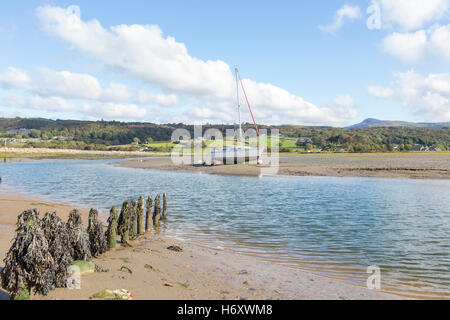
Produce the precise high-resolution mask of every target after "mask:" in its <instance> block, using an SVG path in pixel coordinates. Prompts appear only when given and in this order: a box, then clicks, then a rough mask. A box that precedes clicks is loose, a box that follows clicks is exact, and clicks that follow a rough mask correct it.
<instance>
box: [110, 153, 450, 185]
mask: <svg viewBox="0 0 450 320" xmlns="http://www.w3.org/2000/svg"><path fill="white" fill-rule="evenodd" d="M116 165H120V166H124V167H131V168H143V169H159V170H185V171H194V172H202V173H210V174H224V175H244V176H259V175H260V174H261V168H264V167H267V165H264V164H263V165H262V166H256V165H251V164H239V165H215V166H201V165H175V164H173V163H172V161H171V158H170V157H155V158H146V159H142V160H131V161H123V162H120V163H117V164H116ZM278 174H280V175H291V176H336V177H345V176H356V177H380V178H414V179H450V153H448V152H435V153H430V152H429V153H385V154H384V153H383V154H323V155H322V154H310V155H309V154H308V155H281V156H280V158H279V169H278Z"/></svg>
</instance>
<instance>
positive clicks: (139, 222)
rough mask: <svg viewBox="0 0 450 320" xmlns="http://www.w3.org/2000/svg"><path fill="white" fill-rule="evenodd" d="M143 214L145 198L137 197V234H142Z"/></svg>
mask: <svg viewBox="0 0 450 320" xmlns="http://www.w3.org/2000/svg"><path fill="white" fill-rule="evenodd" d="M144 214H145V199H144V197H142V196H141V197H139V201H138V206H137V233H138V235H143V234H144Z"/></svg>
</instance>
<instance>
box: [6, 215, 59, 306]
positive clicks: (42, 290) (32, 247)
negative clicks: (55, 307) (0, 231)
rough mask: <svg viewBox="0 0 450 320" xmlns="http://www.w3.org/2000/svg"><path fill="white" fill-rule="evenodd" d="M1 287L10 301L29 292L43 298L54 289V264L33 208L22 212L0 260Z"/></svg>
mask: <svg viewBox="0 0 450 320" xmlns="http://www.w3.org/2000/svg"><path fill="white" fill-rule="evenodd" d="M4 263H5V267H4V268H3V270H2V272H1V275H0V276H1V284H2V287H3V288H4V289H5V290H7V291H8V292H9V293H10V296H11V298H12V299H15V298H17V297H18V296H19V295H22V294H23V292H27V293H28V296H29V293H30V292H31V291H34V293H35V294H42V295H47V294H48V293H49V292H50V291H51V290H53V289H54V288H55V261H54V260H53V257H52V255H51V254H50V251H49V244H48V241H47V239H46V237H45V234H44V232H43V231H42V229H41V226H40V219H39V212H38V211H37V210H36V209H33V210H27V211H24V212H22V213H21V214H20V215H19V217H18V219H17V229H16V234H15V238H14V241H13V244H12V246H11V248H10V249H9V251H8V253H7V254H6V258H5V259H4Z"/></svg>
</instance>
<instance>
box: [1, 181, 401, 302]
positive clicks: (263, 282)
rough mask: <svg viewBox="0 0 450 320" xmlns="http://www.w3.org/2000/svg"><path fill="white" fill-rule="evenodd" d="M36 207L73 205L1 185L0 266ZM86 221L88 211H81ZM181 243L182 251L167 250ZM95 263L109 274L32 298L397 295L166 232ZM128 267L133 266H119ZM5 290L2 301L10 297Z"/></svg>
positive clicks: (64, 209) (65, 213)
mask: <svg viewBox="0 0 450 320" xmlns="http://www.w3.org/2000/svg"><path fill="white" fill-rule="evenodd" d="M29 208H37V209H38V210H39V211H40V212H41V216H42V215H43V214H44V213H45V212H47V211H57V212H58V214H59V215H60V216H61V217H62V218H63V219H67V217H68V213H69V212H70V210H72V207H69V206H66V205H63V204H56V203H51V202H48V201H41V200H33V199H26V198H24V197H23V196H21V195H18V194H16V193H13V192H11V191H5V190H4V189H3V190H2V189H0V259H1V262H0V268H1V267H2V266H3V259H4V257H5V255H6V253H7V251H8V249H9V247H10V245H11V239H12V238H13V236H14V224H15V222H16V218H17V215H18V214H19V213H20V212H22V211H23V210H26V209H29ZM80 211H81V212H82V214H83V216H84V221H87V214H88V212H87V211H86V210H80ZM170 245H179V246H181V247H182V248H183V251H182V252H174V251H170V250H168V249H167V247H168V246H170ZM94 262H95V263H96V264H98V265H99V266H101V267H102V268H105V269H109V270H110V271H109V272H106V273H95V274H92V275H86V276H83V278H82V283H81V289H80V290H69V289H56V290H54V291H52V292H51V293H50V294H49V295H48V296H47V297H41V296H34V297H33V299H36V300H38V299H89V297H90V296H92V295H93V294H95V293H97V292H99V291H100V290H103V289H127V290H130V291H131V292H132V294H133V297H134V298H135V299H189V300H191V299H193V300H194V299H195V300H196V299H238V300H240V299H398V298H399V297H398V296H395V295H390V294H388V293H384V292H381V291H374V290H368V289H366V288H364V287H358V286H355V285H353V284H350V283H347V282H344V281H342V280H338V279H332V278H327V277H324V276H318V275H314V274H311V273H309V272H307V271H304V270H301V269H297V268H290V267H287V266H283V265H279V264H276V263H273V262H267V261H262V260H260V259H258V258H255V257H251V256H247V255H241V254H238V253H235V252H232V251H230V250H220V249H215V248H209V247H207V246H205V245H203V244H199V243H192V242H184V241H178V240H175V239H171V238H169V237H168V236H166V235H164V234H155V232H153V233H152V234H149V235H146V236H145V237H143V238H142V239H141V240H140V241H137V242H134V243H133V247H132V248H122V247H121V246H118V249H116V250H115V251H110V252H107V253H106V254H104V255H103V256H102V257H100V258H99V259H95V260H94ZM122 266H125V267H127V268H129V269H130V270H131V271H132V274H130V273H129V272H127V271H120V269H121V267H122ZM8 298H9V296H8V295H7V293H6V292H4V291H2V290H0V300H1V299H8Z"/></svg>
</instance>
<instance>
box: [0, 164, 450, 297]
mask: <svg viewBox="0 0 450 320" xmlns="http://www.w3.org/2000/svg"><path fill="white" fill-rule="evenodd" d="M108 162H111V160H109V161H108V160H100V161H92V160H91V161H49V162H29V163H9V164H2V165H0V176H2V178H3V185H4V186H6V187H10V188H14V189H17V190H20V191H22V192H27V193H32V194H34V195H37V196H41V197H46V198H49V199H52V200H54V201H61V202H64V203H69V204H73V205H78V206H82V207H86V208H88V207H97V208H100V209H102V210H103V211H104V212H107V211H108V210H109V208H110V207H111V206H112V205H121V201H123V200H126V199H131V198H135V199H137V197H138V196H140V195H148V194H150V195H153V196H154V195H155V194H156V193H162V192H167V194H168V204H169V220H168V221H167V224H168V229H167V233H169V234H170V235H172V236H177V237H182V238H187V239H194V240H200V241H205V240H206V241H207V242H208V243H209V244H212V245H215V246H222V247H232V248H233V249H234V250H237V251H241V252H245V253H248V254H254V255H258V256H262V257H264V258H265V259H268V260H275V261H278V262H282V263H286V264H290V265H292V266H295V267H301V268H306V269H309V270H311V269H312V270H314V271H315V272H317V273H324V274H327V275H330V274H332V275H333V276H335V277H338V278H343V279H348V280H351V281H353V282H356V283H357V284H359V285H361V286H365V283H366V279H367V276H368V275H367V274H366V268H367V267H368V266H370V265H377V266H379V267H380V268H381V270H382V281H381V285H382V288H383V289H386V290H389V291H396V292H402V291H409V292H411V290H414V291H415V294H416V295H420V296H432V297H450V294H449V292H450V290H449V289H450V206H449V204H450V181H449V180H408V179H377V178H333V177H268V178H263V179H258V178H252V177H231V176H219V175H205V174H197V173H192V172H170V171H157V170H142V169H131V168H121V167H115V166H111V165H107V163H108Z"/></svg>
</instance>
